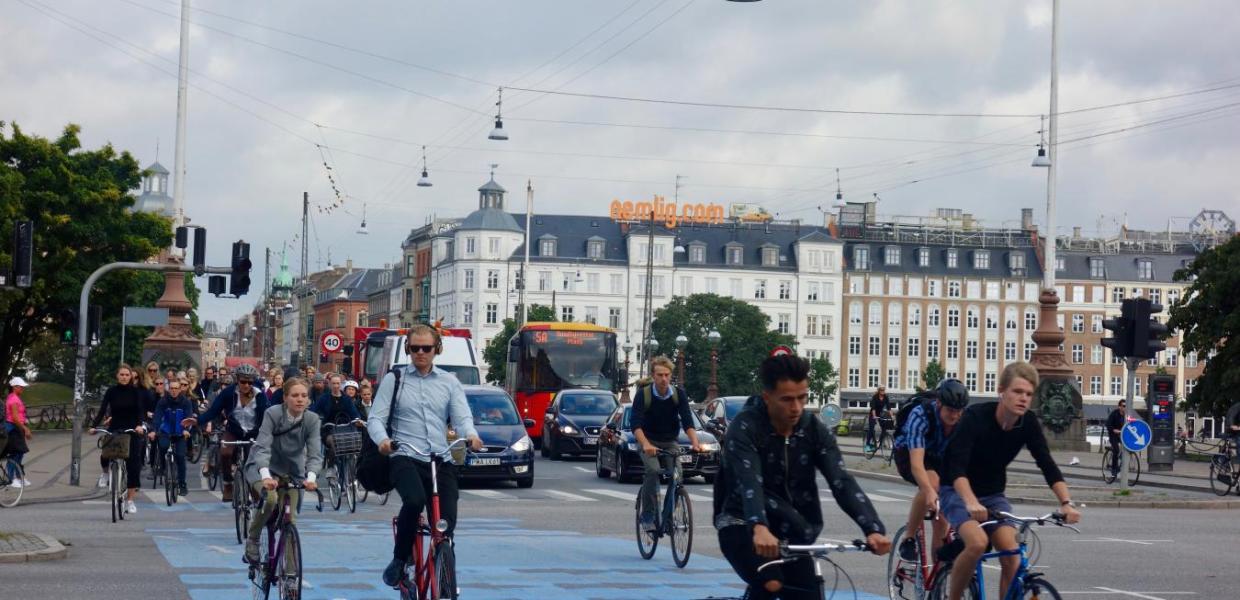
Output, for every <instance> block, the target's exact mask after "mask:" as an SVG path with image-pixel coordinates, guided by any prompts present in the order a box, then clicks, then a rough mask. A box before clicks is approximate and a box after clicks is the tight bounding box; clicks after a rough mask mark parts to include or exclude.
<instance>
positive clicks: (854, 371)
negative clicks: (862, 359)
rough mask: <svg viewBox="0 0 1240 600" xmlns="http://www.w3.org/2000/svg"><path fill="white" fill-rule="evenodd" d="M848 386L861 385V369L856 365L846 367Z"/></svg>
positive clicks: (855, 386)
mask: <svg viewBox="0 0 1240 600" xmlns="http://www.w3.org/2000/svg"><path fill="white" fill-rule="evenodd" d="M848 387H850V388H854V389H855V388H859V387H861V369H858V368H857V367H849V368H848Z"/></svg>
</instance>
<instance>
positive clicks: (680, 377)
mask: <svg viewBox="0 0 1240 600" xmlns="http://www.w3.org/2000/svg"><path fill="white" fill-rule="evenodd" d="M688 345H689V338H687V337H685V334H683V333H682V334H680V335H678V336H676V370H677V371H678V373H677V374H676V379H677V381H678V382H679V383H680V385H682V386H683V385H684V384H685V346H688Z"/></svg>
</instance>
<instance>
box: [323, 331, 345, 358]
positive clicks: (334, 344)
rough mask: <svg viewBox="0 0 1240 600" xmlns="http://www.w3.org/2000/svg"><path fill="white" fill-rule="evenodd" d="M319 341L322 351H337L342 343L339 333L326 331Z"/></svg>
mask: <svg viewBox="0 0 1240 600" xmlns="http://www.w3.org/2000/svg"><path fill="white" fill-rule="evenodd" d="M319 343H320V345H321V346H322V347H323V351H324V352H329V353H330V352H339V351H340V347H341V346H343V345H344V340H343V339H341V338H340V334H339V333H336V332H334V331H328V332H327V333H324V334H323V339H322V340H320V342H319Z"/></svg>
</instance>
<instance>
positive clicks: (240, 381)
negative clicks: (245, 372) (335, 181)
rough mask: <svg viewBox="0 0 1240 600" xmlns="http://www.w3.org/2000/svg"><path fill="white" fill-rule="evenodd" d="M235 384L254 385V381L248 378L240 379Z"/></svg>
mask: <svg viewBox="0 0 1240 600" xmlns="http://www.w3.org/2000/svg"><path fill="white" fill-rule="evenodd" d="M237 385H254V382H253V381H250V380H249V379H241V380H238V381H237Z"/></svg>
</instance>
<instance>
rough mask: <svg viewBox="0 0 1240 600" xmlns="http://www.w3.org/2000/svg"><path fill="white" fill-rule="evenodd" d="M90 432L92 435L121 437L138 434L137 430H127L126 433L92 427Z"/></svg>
mask: <svg viewBox="0 0 1240 600" xmlns="http://www.w3.org/2000/svg"><path fill="white" fill-rule="evenodd" d="M90 432H91V433H105V434H107V435H120V434H122V433H138V432H137V430H135V429H126V430H124V431H108V430H107V429H104V428H102V427H91V428H90Z"/></svg>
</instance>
